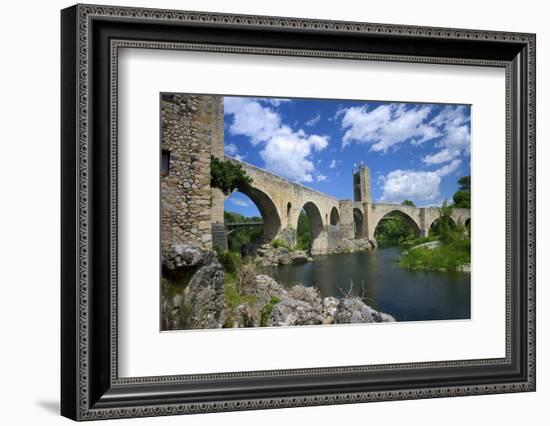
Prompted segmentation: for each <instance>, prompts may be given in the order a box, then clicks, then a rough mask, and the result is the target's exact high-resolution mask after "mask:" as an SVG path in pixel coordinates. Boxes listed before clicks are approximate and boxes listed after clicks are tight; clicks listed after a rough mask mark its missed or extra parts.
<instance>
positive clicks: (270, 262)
mask: <svg viewBox="0 0 550 426" xmlns="http://www.w3.org/2000/svg"><path fill="white" fill-rule="evenodd" d="M256 256H257V257H256V262H257V263H258V264H259V265H261V266H277V265H290V264H291V263H301V262H307V261H309V260H312V259H311V258H310V257H309V256H308V254H307V253H306V252H305V251H303V250H289V249H288V248H286V247H273V246H272V245H271V244H264V245H262V246H261V247H260V248H259V249H258V250H256Z"/></svg>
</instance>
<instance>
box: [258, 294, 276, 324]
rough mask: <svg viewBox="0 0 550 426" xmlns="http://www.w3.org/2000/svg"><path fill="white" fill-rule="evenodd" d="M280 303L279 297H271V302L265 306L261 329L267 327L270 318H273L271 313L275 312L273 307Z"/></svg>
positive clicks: (261, 318) (262, 313)
mask: <svg viewBox="0 0 550 426" xmlns="http://www.w3.org/2000/svg"><path fill="white" fill-rule="evenodd" d="M279 302H280V300H279V298H278V297H275V296H271V299H269V302H267V303H266V304H265V305H264V307H263V308H262V312H261V316H260V327H267V323H268V321H269V317H270V316H271V311H273V307H274V306H275V305H276V304H277V303H279Z"/></svg>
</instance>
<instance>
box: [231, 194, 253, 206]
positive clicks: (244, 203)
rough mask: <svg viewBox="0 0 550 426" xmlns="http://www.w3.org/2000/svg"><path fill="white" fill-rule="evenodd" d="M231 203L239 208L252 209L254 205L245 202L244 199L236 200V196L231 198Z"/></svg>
mask: <svg viewBox="0 0 550 426" xmlns="http://www.w3.org/2000/svg"><path fill="white" fill-rule="evenodd" d="M230 201H231V203H233V204H235V205H236V206H239V207H250V206H251V205H252V203H250V201H247V200H243V199H242V198H235V197H234V196H233V197H231V198H230Z"/></svg>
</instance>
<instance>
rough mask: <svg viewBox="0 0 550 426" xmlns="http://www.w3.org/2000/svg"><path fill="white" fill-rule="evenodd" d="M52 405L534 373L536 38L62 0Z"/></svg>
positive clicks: (353, 396)
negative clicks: (56, 355) (57, 340)
mask: <svg viewBox="0 0 550 426" xmlns="http://www.w3.org/2000/svg"><path fill="white" fill-rule="evenodd" d="M61 33H62V34H61V35H62V37H61V50H62V75H61V81H62V93H61V97H62V123H61V126H62V152H61V156H62V185H61V186H62V188H61V189H62V283H61V286H62V289H61V307H62V312H61V316H62V329H61V334H62V359H61V365H62V376H61V384H62V389H61V412H62V414H63V415H64V416H66V417H69V418H71V419H74V420H93V419H105V418H122V417H141V416H158V415H170V414H188V413H206V412H216V411H229V410H244V409H263V408H277V407H292V406H308V405H321V404H343V403H354V402H368V401H382V400H399V399H416V398H434V397H444V396H464V395H478V394H490V393H504V392H521V391H534V390H535V35H534V34H520V33H507V32H506V33H505V32H494V31H479V30H463V29H449V28H426V27H412V26H402V25H387V24H369V23H359V22H336V21H320V20H307V19H294V18H281V17H265V16H243V15H227V14H217V13H203V12H187V11H169V10H155V9H138V8H128V7H104V6H94V5H76V6H73V7H70V8H67V9H64V10H63V11H62V12H61Z"/></svg>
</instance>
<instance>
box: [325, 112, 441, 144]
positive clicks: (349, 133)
mask: <svg viewBox="0 0 550 426" xmlns="http://www.w3.org/2000/svg"><path fill="white" fill-rule="evenodd" d="M430 112H431V108H430V107H429V106H427V105H421V106H413V107H411V106H407V105H406V104H384V105H380V106H378V107H376V108H374V109H371V110H369V109H368V108H367V106H366V105H364V106H357V107H350V108H345V109H342V110H339V111H338V112H337V113H336V116H337V117H339V116H342V129H346V132H345V133H344V137H343V138H342V145H343V146H344V147H345V146H346V145H349V144H350V143H352V142H357V143H364V144H370V149H371V150H372V151H382V152H386V151H387V150H388V148H390V147H392V146H394V145H396V144H398V143H401V142H405V141H407V140H411V142H413V143H415V144H420V143H423V142H425V141H428V140H430V139H434V138H436V137H438V136H440V133H439V131H438V129H437V128H436V127H435V126H430V125H427V124H426V123H425V120H426V118H427V117H428V115H429V114H430Z"/></svg>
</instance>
